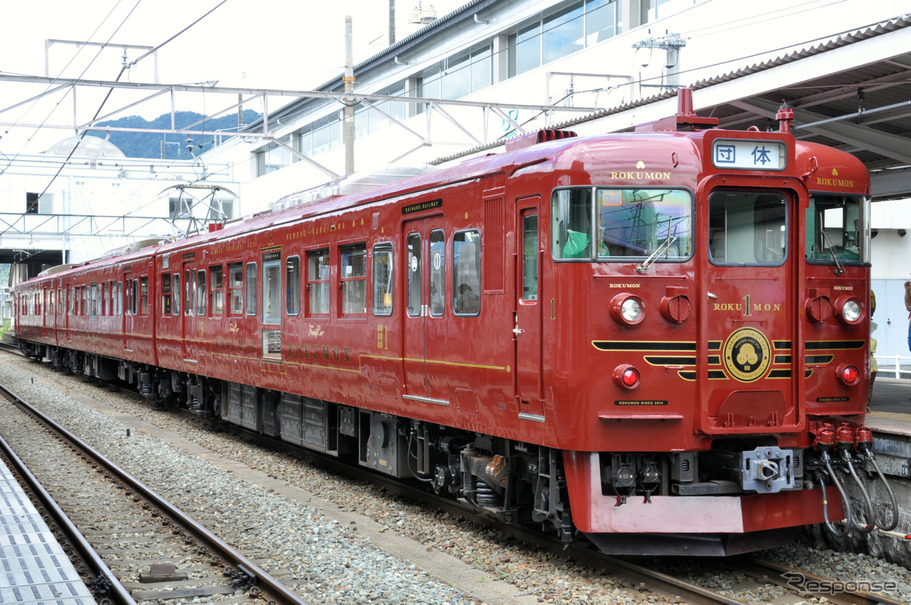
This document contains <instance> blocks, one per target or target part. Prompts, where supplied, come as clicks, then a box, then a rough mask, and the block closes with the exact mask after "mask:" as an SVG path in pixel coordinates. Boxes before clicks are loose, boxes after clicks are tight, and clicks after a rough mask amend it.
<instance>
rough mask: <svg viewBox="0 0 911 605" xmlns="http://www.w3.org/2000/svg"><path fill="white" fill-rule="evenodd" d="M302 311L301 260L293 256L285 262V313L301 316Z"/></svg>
mask: <svg viewBox="0 0 911 605" xmlns="http://www.w3.org/2000/svg"><path fill="white" fill-rule="evenodd" d="M300 311H301V259H300V257H299V256H291V257H289V258H288V259H287V260H286V261H285V313H287V314H288V315H299V314H300Z"/></svg>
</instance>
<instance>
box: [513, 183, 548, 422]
mask: <svg viewBox="0 0 911 605" xmlns="http://www.w3.org/2000/svg"><path fill="white" fill-rule="evenodd" d="M540 205H541V198H540V197H539V196H535V197H533V198H526V199H522V200H519V201H518V203H517V205H516V219H517V224H516V233H517V234H518V250H517V255H516V256H517V259H516V296H515V301H516V309H515V327H514V328H513V334H514V337H513V338H514V340H515V343H516V348H515V354H516V359H515V368H516V379H515V380H516V382H515V385H516V400H517V401H518V404H519V417H520V418H524V419H526V420H536V421H542V420H543V419H544V389H543V383H542V376H541V355H542V348H541V305H540V302H539V298H540V296H539V292H538V288H539V283H540V280H539V269H540V261H541V238H540V236H539V225H540V221H539V220H538V218H539V212H540V211H539V208H540Z"/></svg>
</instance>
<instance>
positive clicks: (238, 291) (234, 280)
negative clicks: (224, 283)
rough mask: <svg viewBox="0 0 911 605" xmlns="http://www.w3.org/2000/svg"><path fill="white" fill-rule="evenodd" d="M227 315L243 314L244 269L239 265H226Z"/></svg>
mask: <svg viewBox="0 0 911 605" xmlns="http://www.w3.org/2000/svg"><path fill="white" fill-rule="evenodd" d="M228 298H229V299H230V300H229V305H230V306H229V307H228V313H230V314H231V315H242V314H243V312H244V269H243V265H242V264H241V263H231V264H230V265H228Z"/></svg>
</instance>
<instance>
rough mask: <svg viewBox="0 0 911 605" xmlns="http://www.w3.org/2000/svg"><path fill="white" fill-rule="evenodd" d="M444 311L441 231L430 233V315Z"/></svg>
mask: <svg viewBox="0 0 911 605" xmlns="http://www.w3.org/2000/svg"><path fill="white" fill-rule="evenodd" d="M445 310H446V236H445V235H444V234H443V230H442V229H434V230H433V231H431V232H430V315H431V316H433V317H441V316H442V315H443V311H445Z"/></svg>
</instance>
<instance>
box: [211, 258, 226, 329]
mask: <svg viewBox="0 0 911 605" xmlns="http://www.w3.org/2000/svg"><path fill="white" fill-rule="evenodd" d="M222 271H223V270H222V267H221V265H215V266H213V267H209V282H211V283H210V284H209V304H210V305H212V309H211V314H212V315H216V316H218V315H221V314H222V310H223V309H224V300H225V299H224V291H223V289H222V288H223V286H224V283H223V281H222Z"/></svg>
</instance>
